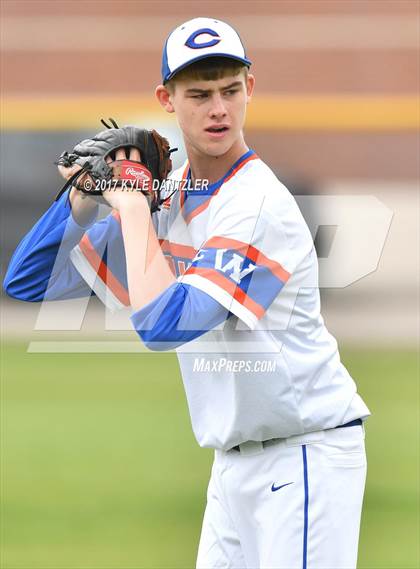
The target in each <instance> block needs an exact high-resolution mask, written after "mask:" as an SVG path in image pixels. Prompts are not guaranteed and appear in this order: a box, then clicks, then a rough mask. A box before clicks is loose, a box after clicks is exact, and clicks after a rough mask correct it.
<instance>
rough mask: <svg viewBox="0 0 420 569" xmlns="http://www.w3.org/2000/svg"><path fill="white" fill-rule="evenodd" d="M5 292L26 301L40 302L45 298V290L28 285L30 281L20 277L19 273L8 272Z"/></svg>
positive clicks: (5, 280) (4, 286) (4, 287)
mask: <svg viewBox="0 0 420 569" xmlns="http://www.w3.org/2000/svg"><path fill="white" fill-rule="evenodd" d="M3 290H4V292H5V293H6V294H7V295H8V296H10V297H11V298H14V299H16V300H22V301H24V302H40V301H41V300H43V298H44V292H45V291H42V292H40V291H39V290H35V289H34V288H33V287H31V286H28V283H27V282H25V281H24V280H22V279H19V278H18V277H17V275H14V274H11V273H9V272H8V273H6V276H5V278H4V281H3Z"/></svg>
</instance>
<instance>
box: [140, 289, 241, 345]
mask: <svg viewBox="0 0 420 569" xmlns="http://www.w3.org/2000/svg"><path fill="white" fill-rule="evenodd" d="M230 316H231V313H230V312H229V311H228V310H226V309H225V308H224V307H223V306H221V305H220V304H219V303H218V302H216V301H215V300H214V299H213V298H212V297H211V296H209V295H208V294H206V293H205V292H203V291H201V290H199V289H197V288H195V287H192V286H189V285H187V284H182V283H174V284H173V285H171V286H170V287H168V288H167V289H166V290H164V291H163V293H161V294H160V295H159V296H158V297H157V298H155V299H154V300H153V301H152V302H150V303H149V304H148V305H147V306H144V307H143V308H142V309H141V310H138V311H137V312H135V313H134V314H132V316H131V321H132V323H133V326H134V328H135V330H136V332H137V333H138V334H139V336H140V337H141V339H142V340H143V342H144V343H145V345H146V346H147V347H148V348H149V349H150V350H156V351H163V350H171V349H173V348H176V347H178V346H181V345H182V344H185V343H186V342H190V341H191V340H194V339H195V338H198V337H199V336H201V335H202V334H205V333H206V332H208V331H209V330H212V329H213V328H215V327H216V326H218V325H219V324H221V323H222V322H224V321H225V320H227V318H229V317H230Z"/></svg>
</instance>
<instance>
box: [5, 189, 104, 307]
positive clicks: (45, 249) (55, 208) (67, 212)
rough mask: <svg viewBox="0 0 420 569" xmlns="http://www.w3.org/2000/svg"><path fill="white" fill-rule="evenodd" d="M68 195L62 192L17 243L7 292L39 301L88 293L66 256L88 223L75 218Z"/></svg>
mask: <svg viewBox="0 0 420 569" xmlns="http://www.w3.org/2000/svg"><path fill="white" fill-rule="evenodd" d="M68 197H69V192H65V193H64V194H63V195H62V196H61V198H60V199H59V200H58V201H57V202H53V203H52V205H51V206H50V207H49V209H48V210H47V211H46V212H45V214H44V215H43V216H42V217H41V218H40V219H39V221H38V222H37V223H36V224H35V225H34V227H33V228H32V229H31V230H30V231H29V233H28V234H27V235H26V236H25V237H24V238H23V239H22V241H21V242H20V244H19V245H18V247H17V249H16V251H15V252H14V254H13V256H12V259H11V261H10V264H9V267H8V269H7V272H6V275H5V279H4V282H3V288H4V290H5V292H6V293H7V294H8V295H9V296H12V297H14V298H17V299H19V300H25V301H28V302H38V301H41V300H43V299H44V298H48V299H49V300H53V299H57V298H60V299H64V298H76V297H80V296H87V295H90V294H91V290H90V288H89V287H87V285H86V284H85V282H84V281H83V279H82V278H81V276H80V275H79V273H78V272H77V270H76V269H75V268H74V267H73V264H72V263H71V261H70V260H69V258H68V255H69V252H70V251H71V249H72V248H73V247H74V246H75V245H76V244H77V243H78V242H79V241H80V239H81V237H82V236H83V234H84V233H85V231H86V229H87V228H88V227H89V226H86V227H81V226H80V225H78V224H77V223H76V222H75V221H74V219H73V217H72V215H71V206H70V204H69V200H68ZM95 218H96V212H95ZM92 223H93V220H92ZM50 279H51V282H50ZM49 282H50V286H51V290H50V287H49V286H48V285H49ZM47 287H48V291H47Z"/></svg>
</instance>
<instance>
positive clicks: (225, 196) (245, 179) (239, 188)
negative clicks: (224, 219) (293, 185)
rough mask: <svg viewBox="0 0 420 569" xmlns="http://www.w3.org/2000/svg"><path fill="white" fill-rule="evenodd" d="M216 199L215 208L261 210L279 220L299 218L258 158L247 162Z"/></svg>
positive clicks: (294, 205)
mask: <svg viewBox="0 0 420 569" xmlns="http://www.w3.org/2000/svg"><path fill="white" fill-rule="evenodd" d="M218 197H219V199H218V200H215V202H214V206H215V207H223V206H225V205H226V204H230V206H231V207H232V208H234V209H235V210H237V211H238V212H240V211H244V210H254V211H255V210H257V211H258V210H261V211H262V212H267V214H269V215H270V216H274V217H277V218H279V219H284V218H286V217H288V216H292V217H297V218H300V216H301V214H300V210H299V208H298V206H297V203H296V200H295V198H294V197H293V196H292V194H291V193H290V191H289V190H288V188H287V187H286V186H285V185H284V184H283V183H282V182H281V181H280V180H279V179H278V178H277V176H276V175H275V173H274V172H273V171H272V170H271V168H270V167H269V166H268V165H267V164H266V163H265V162H263V160H261V159H260V158H259V157H256V158H255V159H254V160H250V161H249V162H248V163H247V164H245V165H244V166H243V168H241V169H240V170H239V171H238V172H237V173H236V174H235V176H233V177H232V178H231V179H230V180H229V181H228V182H227V183H226V184H224V186H223V187H222V188H221V191H220V193H219V196H218Z"/></svg>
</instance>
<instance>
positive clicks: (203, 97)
mask: <svg viewBox="0 0 420 569" xmlns="http://www.w3.org/2000/svg"><path fill="white" fill-rule="evenodd" d="M207 97H208V95H207V93H200V94H199V95H191V98H192V99H206V98H207Z"/></svg>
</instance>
